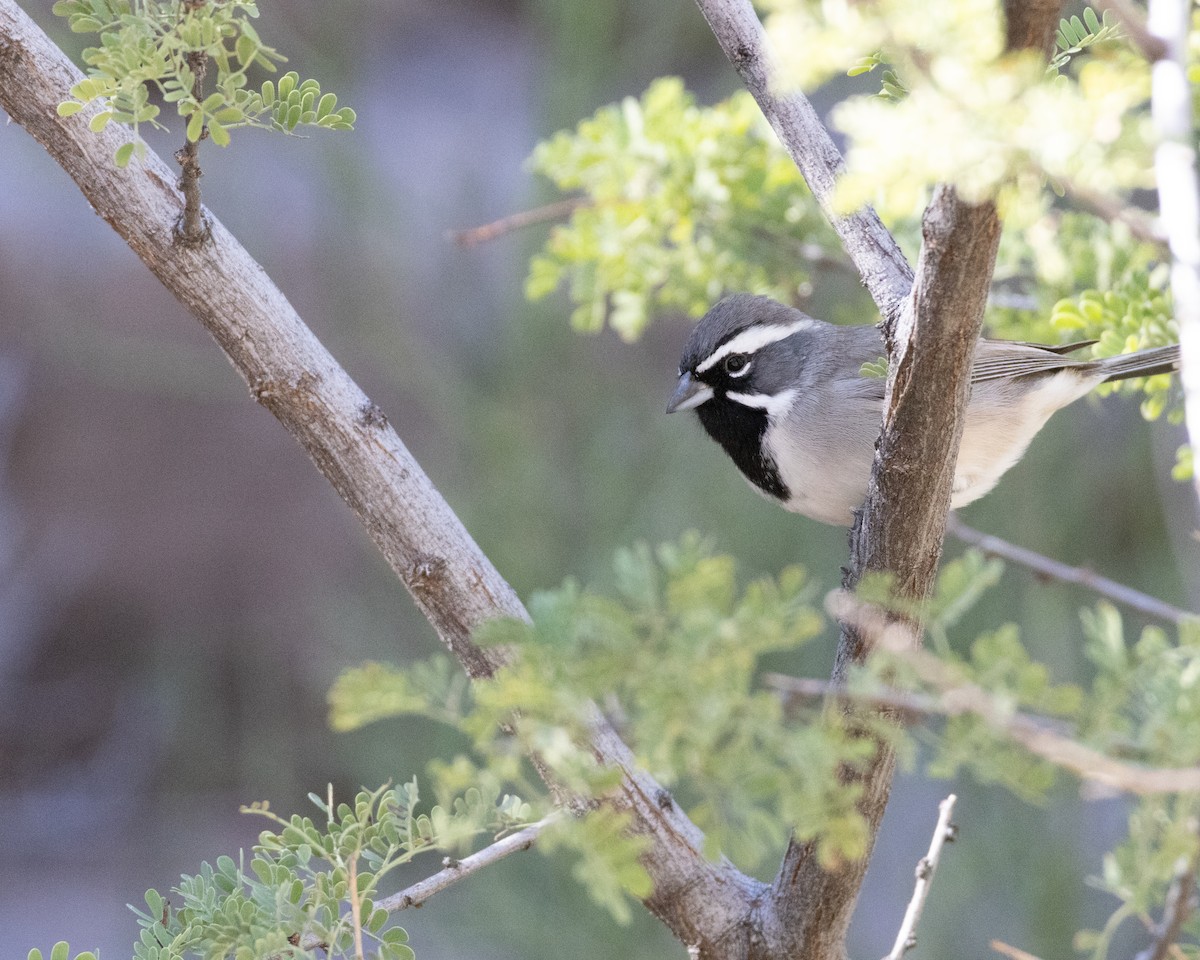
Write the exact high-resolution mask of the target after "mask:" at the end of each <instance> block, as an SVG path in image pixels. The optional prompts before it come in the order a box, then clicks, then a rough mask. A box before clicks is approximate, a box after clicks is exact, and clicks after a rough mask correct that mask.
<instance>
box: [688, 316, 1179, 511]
mask: <svg viewBox="0 0 1200 960" xmlns="http://www.w3.org/2000/svg"><path fill="white" fill-rule="evenodd" d="M1094 342H1095V341H1084V342H1080V343H1070V344H1064V345H1061V346H1042V345H1039V344H1033V343H1023V342H1018V341H1007V340H988V339H981V340H980V341H979V343H978V346H977V347H976V348H975V363H974V367H973V369H972V372H971V395H970V399H969V401H968V404H967V410H966V419H965V422H964V425H963V435H962V442H961V446H960V448H959V453H958V463H957V466H956V468H955V475H954V486H953V491H952V494H951V507H952V508H958V507H962V506H965V505H966V504H968V503H971V502H973V501H975V500H978V499H979V498H980V497H982V496H983V495H984V494H986V493H988V492H989V491H990V490H991V489H992V488H993V487H995V485H996V483H997V482H998V481H999V479H1000V477H1001V476H1003V474H1004V473H1005V472H1006V471H1007V470H1008V469H1009V468H1010V467H1011V466H1013V464H1015V463H1016V462H1017V461H1018V460H1019V459H1020V458H1021V456H1022V455H1023V454H1024V453H1025V450H1026V448H1027V447H1028V446H1029V443H1030V441H1031V440H1032V439H1033V437H1034V435H1035V434H1037V432H1038V431H1039V430H1041V428H1042V427H1043V426H1044V425H1045V423H1046V421H1047V420H1049V419H1050V416H1051V415H1052V414H1053V413H1054V412H1055V411H1057V410H1060V409H1061V408H1063V407H1065V406H1067V405H1068V404H1070V403H1072V402H1074V401H1075V400H1078V399H1079V398H1080V397H1082V396H1084V395H1085V394H1087V393H1088V392H1090V391H1091V390H1092V389H1093V388H1095V387H1097V386H1099V385H1100V384H1101V383H1106V382H1108V381H1111V380H1123V379H1126V378H1128V377H1148V376H1151V375H1153V374H1158V373H1169V372H1172V371H1175V370H1178V369H1179V346H1178V345H1177V344H1174V345H1170V346H1162V347H1152V348H1150V349H1147V350H1141V351H1138V352H1136V353H1129V354H1124V355H1121V356H1115V357H1105V358H1103V359H1096V360H1081V359H1072V358H1070V357H1068V356H1067V354H1069V353H1071V352H1073V351H1075V350H1078V349H1081V348H1082V347H1085V346H1088V345H1090V344H1091V343H1094ZM884 356H885V350H884V346H883V340H882V337H881V335H880V333H879V331H878V330H877V329H876V328H875V327H873V326H866V325H860V326H835V325H834V324H830V323H825V322H823V321H821V320H817V319H814V318H813V317H810V316H808V315H807V314H805V313H803V312H802V311H800V310H797V309H796V308H794V307H790V306H787V305H785V304H782V303H779V302H778V301H776V300H772V299H771V298H769V297H763V296H753V295H750V294H733V295H730V296H727V297H725V298H724V299H722V300H721V301H720V302H718V303H717V304H716V305H715V306H714V307H713V308H712V309H711V310H709V311H708V313H706V314H705V315H704V316H703V317H702V318H701V319H700V320H699V322H698V323H697V324H696V326H695V327H694V328H693V329H692V331H691V334H690V335H689V336H688V339H687V342H686V343H685V344H684V347H683V353H682V356H681V358H680V361H679V380H678V382H677V383H676V385H675V390H674V393H672V395H671V398H670V400H669V401H668V403H667V413H677V412H680V411H684V410H694V411H695V412H696V414H697V416H698V417H699V419H700V423H701V425H702V426H703V427H704V430H705V431H706V432H707V433H708V435H709V436H710V437H711V438H712V439H713V440H715V441H716V442H717V443H718V444H720V446H721V447H722V448H723V449H724V451H725V452H726V453H727V454H728V455H729V457H730V459H731V460H733V462H734V464H735V465H736V466H737V468H738V470H740V471H741V473H742V475H743V476H744V477H745V478H746V480H748V481H749V482H750V484H751V486H753V487H754V488H755V489H756V490H758V491H759V492H760V493H762V494H763V495H764V496H766V497H767V498H769V499H771V500H774V501H775V502H777V503H778V504H780V505H781V506H783V507H784V508H786V509H787V510H791V511H793V512H795V513H799V514H803V515H804V516H807V517H811V518H812V519H814V520H818V521H820V522H822V523H829V524H836V525H848V524H850V523H851V522H852V520H853V511H854V510H855V509H856V508H858V507H860V506H861V505H862V503H863V500H864V499H865V498H866V495H867V481H868V479H869V477H870V473H871V465H872V462H873V460H874V453H875V441H876V439H877V438H878V436H879V431H880V426H881V423H882V419H883V393H884V387H885V381H884V380H883V379H882V378H880V377H877V376H871V375H868V374H864V373H863V365H864V364H865V363H870V362H874V361H879V360H882V359H883V358H884Z"/></svg>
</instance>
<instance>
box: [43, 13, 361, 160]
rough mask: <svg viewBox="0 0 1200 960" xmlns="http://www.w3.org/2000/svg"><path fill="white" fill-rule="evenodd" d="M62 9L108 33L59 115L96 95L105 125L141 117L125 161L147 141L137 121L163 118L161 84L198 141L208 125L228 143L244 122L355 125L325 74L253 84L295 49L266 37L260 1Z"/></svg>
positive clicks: (99, 120) (94, 121) (97, 125)
mask: <svg viewBox="0 0 1200 960" xmlns="http://www.w3.org/2000/svg"><path fill="white" fill-rule="evenodd" d="M54 12H55V13H56V14H58V15H59V16H62V17H66V18H67V21H68V23H69V24H70V26H71V29H72V30H73V31H74V32H76V33H98V34H100V46H98V47H89V48H88V49H86V50H84V52H83V60H84V63H86V64H87V65H88V76H87V77H86V79H84V80H81V81H79V83H77V84H75V86H74V87H72V88H71V96H72V97H73V98H74V99H72V100H67V101H64V102H63V103H61V104H59V107H58V113H59V115H60V116H64V117H67V116H71V115H73V114H76V113H79V112H80V111H81V110H83V108H84V106H85V105H87V104H89V103H91V102H93V101H95V100H103V101H105V106H104V109H102V110H101V111H100V112H99V113H96V114H95V115H94V116H93V117H92V118H91V120H90V126H91V129H92V130H93V131H95V132H99V131H100V130H103V129H104V128H105V127H106V126H107V125H108V123H109V122H110V121H113V120H116V121H117V122H119V123H128V124H132V125H133V131H134V138H135V139H134V140H133V141H131V142H130V143H126V144H123V145H122V146H121V147H119V148H118V149H117V152H116V155H115V157H114V159H115V161H116V164H117V166H120V167H123V166H125V165H126V164H127V163H129V160H130V158H131V157H132V156H133V155H134V154H135V153H137V154H138V155H139V156H140V155H143V154H144V152H145V144H144V143H142V141H141V140H140V138H138V136H137V131H138V126H139V125H140V124H142V123H149V124H152V125H153V126H156V127H158V126H161V124H160V123H159V122H158V120H157V118H158V116H159V112H160V108H159V107H158V106H157V104H155V103H152V102H151V93H152V92H153V93H155V94H157V95H158V96H160V97H161V98H162V100H163V101H164V102H166V103H174V104H175V109H176V111H177V112H178V114H179V116H180V117H183V118H185V119H186V120H187V139H188V140H189V141H190V142H192V143H196V142H198V141H199V140H200V139H201V138H202V137H203V136H204V135H205V133H206V132H207V134H208V136H210V137H211V138H212V141H213V143H215V144H217V145H218V146H221V147H224V146H228V145H229V141H230V136H229V131H230V130H231V129H233V128H235V127H245V126H253V127H262V128H266V129H274V130H280V131H283V132H287V133H291V132H293V131H294V130H295V129H296V127H297V126H302V125H303V126H317V127H325V128H327V129H332V130H349V129H352V127H353V125H354V120H355V114H354V111H353V110H351V109H350V108H349V107H342V108H338V107H337V96H336V94H333V93H325V94H322V93H321V86H320V84H319V83H318V82H317V81H316V80H311V79H309V80H304V81H301V79H300V76H299V74H296V73H287V74H284V76H283V77H281V78H280V80H279V82H278V84H275V83H273V82H271V81H270V80H267V81H264V82H263V83H262V85H261V87H260V88H259V89H257V90H251V89H250V87H249V76H248V74H249V71H250V69H251V68H252V67H259V68H260V69H264V70H267V71H270V72H272V73H273V72H274V71H275V65H276V64H277V63H280V62H282V61H284V60H285V59H286V58H285V57H283V56H281V55H280V54H279V53H278V52H277V51H275V50H274V49H273V48H271V47H269V46H267V45H266V44H264V43H263V42H262V40H260V39H259V36H258V33H257V31H255V29H254V27H253V25H252V24H251V23H250V20H251V19H253V18H255V17H257V16H258V7H257V5H256V4H255V3H253V2H247V0H228V2H224V3H216V2H213V3H210V2H206V0H199V2H197V0H58V2H56V3H55V4H54ZM214 67H215V69H216V77H215V80H214V82H213V86H214V88H215V89H214V92H213V93H211V94H208V95H207V96H206V95H205V94H204V92H203V90H202V89H201V87H200V85H199V84H198V83H197V79H198V76H203V75H204V72H205V71H206V70H207V69H212V68H214Z"/></svg>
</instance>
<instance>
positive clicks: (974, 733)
mask: <svg viewBox="0 0 1200 960" xmlns="http://www.w3.org/2000/svg"><path fill="white" fill-rule="evenodd" d="M964 562H965V564H966V566H965V567H964V568H961V569H958V570H955V569H954V568H955V567H956V566H958V565H959V564H963V563H964ZM978 562H979V561H978V560H972V559H970V556H969V554H968V556H967V557H966V558H964V560H959V561H955V562H954V563H953V564H951V565H950V570H949V575H948V576H946V575H943V581H942V583H941V584H940V585H939V591H938V592H939V598H938V599H937V600H936V601H935V603H934V605H933V607H932V608H931V619H932V620H933V621H934V623H935V626H936V627H938V628H941V629H944V628H945V626H946V625H945V623H939V622H938V621H939V620H940V619H941V614H940V613H939V611H944V610H955V609H958V608H959V606H960V604H959V603H958V600H957V598H956V594H957V595H959V596H962V597H963V598H964V599H966V598H967V591H968V587H967V585H968V584H970V583H972V581H973V579H974V578H973V577H972V576H971V574H970V571H971V570H972V569H974V568H976V567H977V564H978ZM947 588H949V589H948V590H947ZM971 589H973V588H971ZM875 596H876V593H875V592H872V594H871V598H872V599H874V598H875ZM1082 619H1083V627H1084V631H1083V632H1084V635H1085V637H1086V643H1085V646H1084V650H1085V652H1086V654H1087V656H1088V658H1089V660H1090V661H1091V662H1092V664H1093V665H1094V667H1095V674H1094V676H1093V678H1092V680H1091V683H1090V686H1089V687H1088V688H1087V689H1084V688H1083V687H1081V686H1079V685H1076V684H1064V683H1055V682H1054V681H1053V680H1052V679H1051V676H1050V672H1049V670H1048V669H1047V668H1046V666H1045V665H1044V664H1041V663H1038V662H1036V661H1034V660H1032V659H1031V658H1030V656H1029V654H1028V652H1027V651H1026V649H1025V648H1024V646H1023V644H1022V642H1021V637H1020V631H1019V629H1018V627H1017V626H1016V625H1014V624H1005V625H1003V626H1001V627H999V628H998V629H996V630H992V631H988V632H986V633H984V634H982V635H981V636H979V637H978V638H976V639H975V640H974V641H973V642H972V643H971V644H970V645H969V649H968V652H967V654H966V655H959V654H956V653H954V652H953V651H951V650H949V649H945V650H943V651H941V653H940V655H941V657H942V660H943V663H944V664H945V666H946V667H947V668H948V669H949V671H950V676H951V677H952V681H947V682H939V683H937V684H933V685H931V684H929V683H923V682H922V681H921V680H919V679H917V676H916V674H914V672H913V671H912V670H911V669H909V668H908V666H907V664H906V660H905V657H904V655H903V654H901V655H898V656H897V657H892V656H877V657H874V658H872V661H871V662H870V663H869V664H868V666H867V667H865V668H864V669H863V670H861V671H859V672H858V673H857V675H856V676H855V677H854V678H853V679H852V681H851V689H853V690H854V691H855V692H856V693H857V694H858V695H859V696H864V697H869V696H872V695H877V694H878V693H879V691H880V687H881V685H884V686H885V687H886V688H887V689H889V690H894V689H896V688H897V687H899V688H901V689H904V690H907V691H910V692H917V693H920V694H921V695H923V696H926V697H927V698H928V700H929V702H930V703H932V704H934V705H935V706H934V708H933V710H932V713H933V715H936V714H937V713H938V712H939V709H944V710H945V711H946V712H947V713H948V716H947V717H946V719H945V721H944V723H943V724H942V726H941V729H940V730H936V731H935V730H934V729H932V728H927V729H925V730H924V731H923V732H922V738H923V739H924V740H925V741H926V743H927V744H928V745H929V747H930V750H931V759H930V767H929V770H930V773H932V774H934V775H936V776H944V777H952V776H955V775H956V774H957V773H958V771H960V770H963V769H966V770H970V771H971V772H972V774H973V775H974V776H975V777H976V778H977V779H979V780H980V781H981V782H997V783H1000V784H1002V785H1003V786H1005V787H1006V788H1008V789H1010V790H1012V791H1013V792H1015V793H1016V794H1017V795H1019V796H1022V797H1024V798H1026V799H1028V800H1031V801H1039V800H1043V799H1045V797H1046V796H1047V794H1048V791H1049V790H1050V788H1051V787H1052V786H1053V785H1054V783H1055V781H1056V780H1057V778H1058V771H1057V769H1056V768H1055V767H1054V766H1053V765H1052V764H1050V763H1049V762H1048V761H1047V760H1045V759H1042V758H1040V757H1036V756H1034V755H1032V754H1030V753H1028V752H1026V751H1025V750H1024V748H1022V747H1020V746H1018V745H1017V744H1016V743H1015V742H1013V741H1011V740H1009V738H1008V737H1007V736H1006V734H1005V733H1004V731H1003V729H1002V727H1000V726H998V725H997V724H996V723H994V722H991V721H989V719H988V718H987V717H985V716H984V715H983V714H981V713H977V712H974V711H966V712H961V711H960V710H958V709H952V708H951V706H950V705H951V704H952V703H955V702H958V701H959V700H961V691H964V690H972V691H980V692H977V693H973V694H972V696H973V697H975V698H979V697H985V698H986V699H987V701H988V704H987V705H988V707H989V708H990V709H991V710H992V711H993V712H994V715H995V716H999V717H1001V718H1005V717H1010V716H1012V715H1014V714H1016V713H1017V712H1021V713H1023V714H1024V715H1026V716H1027V717H1034V718H1037V720H1038V721H1039V723H1041V724H1042V725H1043V726H1044V727H1045V728H1047V729H1050V730H1054V731H1055V732H1057V733H1060V734H1062V735H1065V736H1068V737H1071V738H1073V739H1075V740H1077V741H1079V742H1081V743H1083V744H1085V745H1087V746H1088V747H1090V748H1092V749H1095V750H1099V751H1101V752H1102V753H1106V754H1108V755H1109V756H1111V757H1114V758H1118V759H1120V760H1122V761H1123V762H1126V763H1134V764H1143V765H1144V766H1146V767H1147V768H1156V767H1167V768H1188V767H1192V766H1194V765H1195V764H1196V763H1198V762H1200V696H1197V689H1198V688H1200V619H1197V620H1195V621H1190V622H1185V623H1184V624H1183V625H1182V626H1181V627H1180V628H1179V634H1178V639H1177V640H1176V641H1175V642H1171V640H1170V639H1169V638H1168V636H1167V633H1166V631H1164V630H1163V629H1161V628H1159V627H1156V626H1151V627H1147V628H1145V629H1144V630H1143V631H1142V633H1141V635H1140V637H1139V638H1138V640H1137V641H1136V642H1135V643H1133V644H1129V643H1128V642H1127V641H1126V638H1125V633H1124V627H1123V624H1122V619H1121V616H1120V614H1119V613H1118V612H1117V610H1116V609H1115V608H1114V607H1112V606H1111V605H1109V604H1107V603H1100V604H1098V605H1097V606H1096V608H1095V609H1094V610H1085V611H1083V614H1082ZM937 705H942V706H941V707H940V708H939V707H938V706H937ZM1198 845H1200V799H1198V798H1197V797H1195V796H1189V795H1178V796H1150V797H1144V798H1141V799H1139V800H1138V802H1137V803H1136V804H1135V805H1133V806H1132V807H1131V808H1130V813H1129V829H1128V834H1127V836H1126V838H1125V839H1124V840H1123V841H1122V842H1121V843H1120V844H1119V845H1118V846H1117V847H1116V849H1115V850H1113V851H1112V852H1111V853H1108V854H1106V855H1105V856H1104V859H1103V873H1102V876H1101V877H1099V878H1097V879H1095V880H1093V881H1092V882H1093V884H1094V885H1095V886H1098V887H1099V888H1101V889H1103V890H1105V891H1106V892H1108V893H1109V894H1111V895H1112V896H1113V897H1115V898H1117V900H1118V901H1119V905H1118V907H1117V908H1116V910H1115V911H1114V912H1113V914H1112V916H1111V917H1110V920H1109V922H1108V924H1107V925H1106V926H1105V927H1104V929H1102V930H1099V931H1096V930H1085V931H1082V932H1081V933H1080V934H1079V937H1078V940H1077V945H1078V946H1079V948H1080V949H1084V950H1089V951H1092V952H1093V955H1094V956H1095V957H1096V958H1097V960H1102V958H1103V957H1104V954H1105V951H1106V950H1107V946H1108V944H1109V942H1110V941H1111V938H1112V936H1113V933H1114V932H1115V930H1116V929H1117V927H1119V926H1120V924H1121V923H1122V922H1123V921H1124V920H1125V919H1128V918H1129V917H1143V918H1145V917H1149V916H1150V914H1151V912H1152V908H1153V907H1155V905H1156V904H1161V903H1162V902H1163V901H1164V898H1165V894H1166V890H1167V888H1168V886H1169V885H1170V883H1171V882H1172V879H1173V877H1174V876H1175V874H1176V873H1177V871H1178V870H1179V869H1180V862H1181V858H1183V860H1185V861H1191V862H1194V861H1195V858H1196V855H1197V849H1198ZM1189 929H1191V932H1192V933H1193V935H1196V936H1200V924H1195V923H1193V924H1192V925H1191V927H1190V928H1189Z"/></svg>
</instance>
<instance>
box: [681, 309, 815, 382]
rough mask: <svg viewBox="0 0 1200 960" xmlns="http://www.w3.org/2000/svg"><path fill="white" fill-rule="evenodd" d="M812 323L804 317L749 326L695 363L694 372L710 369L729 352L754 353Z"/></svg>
mask: <svg viewBox="0 0 1200 960" xmlns="http://www.w3.org/2000/svg"><path fill="white" fill-rule="evenodd" d="M812 325H813V321H811V320H809V319H808V318H807V317H806V318H805V319H803V320H793V321H792V322H791V323H781V324H773V325H771V326H769V327H751V328H750V329H749V330H743V331H742V332H741V333H739V334H738V335H737V336H736V337H733V338H732V339H730V340H727V341H726V342H725V343H723V344H721V346H719V347H718V348H717V349H716V350H714V351H713V352H712V353H710V354H709V355H708V356H707V357H706V358H705V360H704V362H702V363H700V364H697V366H696V372H697V373H704V371H706V370H710V369H712V367H713V366H715V365H716V364H718V363H720V362H721V361H722V360H724V359H725V358H726V357H727V356H729V355H730V354H731V353H754V352H755V351H757V350H761V349H762V348H763V347H765V346H766V345H767V344H769V343H778V342H779V341H780V340H786V339H787V338H788V337H790V336H791V335H792V334H793V333H798V332H799V331H801V330H804V329H806V328H808V327H811V326H812Z"/></svg>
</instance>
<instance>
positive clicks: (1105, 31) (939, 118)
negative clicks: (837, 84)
mask: <svg viewBox="0 0 1200 960" xmlns="http://www.w3.org/2000/svg"><path fill="white" fill-rule="evenodd" d="M766 6H767V9H768V11H769V17H768V20H767V31H768V34H769V36H770V37H771V38H772V39H773V40H774V41H775V46H776V47H777V49H781V50H784V49H795V48H797V46H798V44H799V43H800V41H801V38H803V40H802V46H803V49H805V50H806V51H809V52H810V53H811V55H808V56H805V57H803V58H799V57H795V58H786V59H784V60H783V61H782V62H781V64H780V67H781V71H780V72H781V78H780V79H781V82H782V83H783V84H785V85H786V84H793V85H801V86H809V87H811V86H814V85H815V84H817V83H819V82H822V81H824V80H826V79H828V78H830V77H831V76H833V75H835V74H836V73H839V72H841V71H842V70H844V69H845V65H846V64H856V65H855V67H854V71H855V72H861V71H863V70H867V69H870V68H871V67H873V66H875V65H876V64H878V63H884V62H886V63H888V64H890V66H891V71H892V72H891V74H890V77H889V78H887V79H885V90H884V93H885V96H884V97H882V98H880V97H851V98H848V99H846V100H844V101H843V102H842V103H841V104H840V105H839V106H838V107H837V108H836V110H835V111H834V115H833V120H834V124H835V125H836V126H837V127H838V128H840V129H841V130H842V131H843V132H844V133H846V134H847V136H848V149H847V157H846V159H847V167H848V172H847V175H846V176H845V177H844V178H843V179H842V181H841V183H840V184H839V187H838V204H839V206H841V207H842V208H843V209H846V210H851V209H854V208H856V207H858V206H860V205H861V204H863V203H867V202H871V203H874V204H875V205H876V207H877V209H879V211H880V213H881V214H883V215H884V217H885V218H891V219H893V220H894V219H898V218H899V219H904V218H911V217H913V216H915V215H916V214H917V212H918V211H919V210H920V208H921V206H922V205H923V202H924V198H925V196H926V194H927V190H928V188H929V187H930V186H932V185H933V184H934V183H937V182H950V183H954V184H955V185H956V186H957V187H958V189H959V192H960V193H961V194H962V195H963V196H964V197H966V198H967V199H969V200H975V201H981V200H984V199H990V198H993V197H995V196H996V195H997V194H998V193H999V194H1000V197H1001V200H1002V202H1003V204H1004V207H1005V210H1006V213H1008V215H1009V216H1010V217H1012V216H1013V215H1016V216H1017V217H1018V218H1020V217H1021V208H1023V207H1036V203H1037V200H1038V197H1039V195H1040V194H1041V192H1042V190H1043V189H1044V185H1045V181H1046V178H1047V177H1049V178H1052V179H1053V180H1054V181H1055V182H1058V183H1062V184H1070V185H1071V187H1072V188H1077V189H1080V190H1088V191H1094V192H1097V193H1109V192H1111V191H1113V190H1114V189H1116V190H1121V191H1127V190H1130V189H1135V188H1139V187H1144V186H1148V185H1149V184H1150V183H1151V182H1152V180H1151V173H1150V166H1151V158H1150V153H1151V147H1152V138H1151V137H1150V128H1149V117H1148V112H1147V110H1146V103H1147V99H1148V96H1149V67H1148V65H1147V64H1146V63H1145V61H1144V60H1143V59H1142V58H1141V57H1140V56H1139V55H1138V54H1137V52H1136V51H1134V50H1132V49H1131V48H1130V47H1129V46H1128V45H1127V44H1123V43H1121V42H1119V31H1118V30H1117V29H1116V26H1115V24H1114V23H1113V22H1112V21H1111V20H1107V21H1102V20H1101V19H1100V18H1099V17H1097V15H1096V14H1095V12H1094V11H1091V10H1090V9H1087V10H1085V11H1084V16H1083V19H1082V20H1081V19H1080V18H1079V17H1074V18H1071V19H1069V20H1064V21H1063V22H1062V23H1061V24H1060V29H1059V34H1058V40H1059V44H1058V50H1057V53H1056V55H1055V57H1054V58H1053V60H1052V62H1051V65H1050V68H1049V70H1047V68H1046V65H1045V63H1044V61H1043V60H1042V57H1041V55H1040V54H1039V53H1038V52H1037V51H1014V52H1007V51H1005V49H1004V32H1003V22H1004V17H1003V14H1002V11H1001V9H1000V4H999V3H998V2H996V0H972V2H970V3H957V4H949V3H936V4H932V5H930V4H926V3H921V2H918V0H875V2H871V3H851V2H846V0H836V2H833V3H821V4H817V3H814V2H811V0H770V2H769V3H767V4H766ZM1085 51H1086V52H1087V54H1088V55H1087V56H1083V54H1084V52H1085ZM1076 61H1079V63H1078V64H1077V63H1076ZM1068 66H1069V67H1070V69H1069V70H1068V69H1067V68H1068ZM899 78H902V80H901V79H899ZM889 81H890V82H889Z"/></svg>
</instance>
